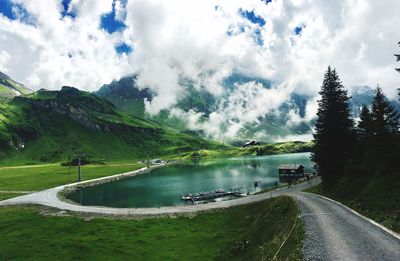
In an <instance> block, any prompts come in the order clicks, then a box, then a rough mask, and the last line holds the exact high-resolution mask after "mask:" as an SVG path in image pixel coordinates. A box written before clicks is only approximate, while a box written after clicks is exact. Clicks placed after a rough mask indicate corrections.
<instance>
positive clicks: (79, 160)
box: [76, 153, 85, 182]
mask: <svg viewBox="0 0 400 261" xmlns="http://www.w3.org/2000/svg"><path fill="white" fill-rule="evenodd" d="M84 156H85V155H84V154H83V153H80V154H78V155H76V157H77V158H78V182H79V181H82V173H81V163H82V162H81V159H82V157H84Z"/></svg>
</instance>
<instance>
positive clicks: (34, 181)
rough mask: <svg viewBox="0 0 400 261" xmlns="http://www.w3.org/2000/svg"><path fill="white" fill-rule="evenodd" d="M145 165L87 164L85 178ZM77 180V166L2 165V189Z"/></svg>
mask: <svg viewBox="0 0 400 261" xmlns="http://www.w3.org/2000/svg"><path fill="white" fill-rule="evenodd" d="M142 167H144V165H142V164H138V163H122V162H120V163H118V164H112V163H110V164H108V165H85V166H83V167H82V169H81V170H82V176H83V179H84V180H88V179H94V178H100V177H105V176H109V175H113V174H118V173H123V172H127V171H132V170H136V169H139V168H142ZM75 181H77V167H71V169H70V170H69V168H68V167H63V166H60V165H59V164H48V165H33V166H15V167H0V190H4V191H7V190H17V191H24V190H28V191H39V190H43V189H47V188H52V187H55V186H59V185H63V184H68V183H71V182H75Z"/></svg>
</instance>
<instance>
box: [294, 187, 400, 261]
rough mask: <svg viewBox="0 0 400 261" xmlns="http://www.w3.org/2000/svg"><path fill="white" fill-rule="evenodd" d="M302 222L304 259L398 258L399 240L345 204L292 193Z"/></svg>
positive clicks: (399, 253) (399, 258)
mask: <svg viewBox="0 0 400 261" xmlns="http://www.w3.org/2000/svg"><path fill="white" fill-rule="evenodd" d="M294 195H295V197H296V199H297V201H298V203H299V205H300V208H301V210H302V214H301V218H302V219H303V220H304V221H305V225H306V240H305V242H304V260H397V261H398V260H400V240H399V239H398V238H396V237H394V236H393V235H391V234H389V233H387V232H386V231H384V230H382V229H381V228H379V227H377V226H376V225H374V224H372V223H370V222H369V221H367V220H366V219H364V218H361V217H359V216H358V215H355V214H354V213H353V212H351V211H350V210H348V209H347V208H345V207H343V206H341V205H339V204H337V203H335V202H332V201H329V200H326V199H324V198H322V197H320V196H317V195H314V194H310V193H295V194H294Z"/></svg>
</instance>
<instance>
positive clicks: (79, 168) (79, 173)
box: [78, 155, 82, 181]
mask: <svg viewBox="0 0 400 261" xmlns="http://www.w3.org/2000/svg"><path fill="white" fill-rule="evenodd" d="M81 180H82V177H81V155H79V156H78V181H81Z"/></svg>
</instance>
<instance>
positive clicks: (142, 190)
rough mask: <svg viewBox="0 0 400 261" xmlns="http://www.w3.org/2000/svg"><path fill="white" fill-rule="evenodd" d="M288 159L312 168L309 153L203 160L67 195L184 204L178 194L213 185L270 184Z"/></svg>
mask: <svg viewBox="0 0 400 261" xmlns="http://www.w3.org/2000/svg"><path fill="white" fill-rule="evenodd" d="M289 163H299V164H302V165H303V166H304V167H305V171H306V172H312V171H313V169H312V167H313V164H312V162H311V160H310V154H309V153H293V154H282V155H272V156H259V157H256V156H254V157H238V158H228V159H214V160H204V161H200V162H198V163H192V164H184V165H180V164H177V165H172V166H168V167H163V168H159V169H155V170H153V171H151V172H150V173H148V174H144V175H139V176H135V177H131V178H126V179H123V180H118V181H112V182H109V183H105V184H101V185H97V186H93V187H87V188H83V189H82V190H80V191H77V192H75V193H73V194H71V195H70V196H69V199H71V200H73V201H75V202H78V203H80V204H82V205H91V206H108V207H121V208H122V207H162V206H177V205H184V204H186V203H185V202H183V201H181V199H180V197H181V196H182V195H184V194H189V193H199V192H205V191H213V190H216V189H224V190H225V191H234V190H240V192H241V193H247V192H250V193H251V192H254V191H255V189H257V190H260V189H266V188H271V187H273V186H276V184H278V182H279V179H278V170H277V167H278V166H279V165H280V164H289ZM83 171H84V170H83ZM255 181H261V188H260V187H258V188H255V187H254V182H255Z"/></svg>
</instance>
